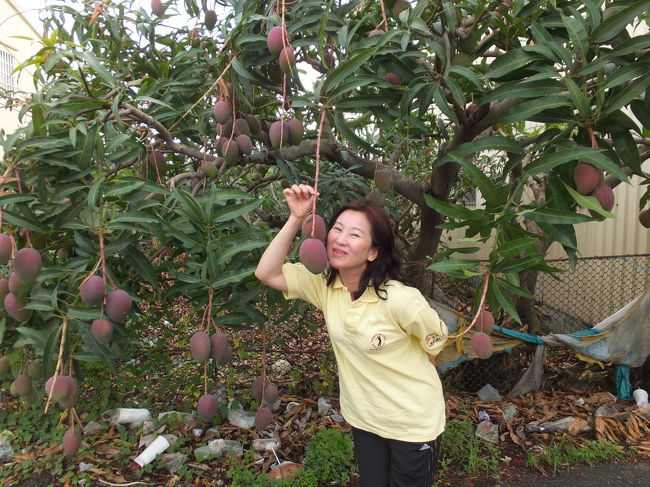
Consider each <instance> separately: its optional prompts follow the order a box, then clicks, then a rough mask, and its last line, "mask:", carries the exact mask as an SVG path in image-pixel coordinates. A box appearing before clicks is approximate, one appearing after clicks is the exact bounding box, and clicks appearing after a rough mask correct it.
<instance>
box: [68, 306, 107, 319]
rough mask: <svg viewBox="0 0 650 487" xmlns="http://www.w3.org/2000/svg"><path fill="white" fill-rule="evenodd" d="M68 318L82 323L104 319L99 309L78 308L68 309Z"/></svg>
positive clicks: (71, 307)
mask: <svg viewBox="0 0 650 487" xmlns="http://www.w3.org/2000/svg"><path fill="white" fill-rule="evenodd" d="M67 315H68V318H70V319H74V320H81V321H90V320H94V319H97V318H101V317H102V313H101V310H100V309H99V308H80V307H77V306H70V307H68V312H67Z"/></svg>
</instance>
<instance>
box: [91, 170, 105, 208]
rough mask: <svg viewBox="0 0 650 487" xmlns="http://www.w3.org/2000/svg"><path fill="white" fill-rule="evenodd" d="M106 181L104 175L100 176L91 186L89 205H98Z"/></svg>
mask: <svg viewBox="0 0 650 487" xmlns="http://www.w3.org/2000/svg"><path fill="white" fill-rule="evenodd" d="M104 181H105V178H104V176H102V177H100V178H99V179H98V180H97V181H95V182H94V183H93V185H92V186H91V187H90V190H89V191H88V206H90V207H91V208H94V207H96V206H97V200H98V199H99V193H100V191H101V189H102V186H103V184H104Z"/></svg>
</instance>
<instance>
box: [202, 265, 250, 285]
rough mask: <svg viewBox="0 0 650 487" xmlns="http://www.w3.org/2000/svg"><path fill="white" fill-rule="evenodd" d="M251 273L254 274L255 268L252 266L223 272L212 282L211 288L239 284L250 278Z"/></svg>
mask: <svg viewBox="0 0 650 487" xmlns="http://www.w3.org/2000/svg"><path fill="white" fill-rule="evenodd" d="M253 272H255V267H253V266H251V267H246V268H243V269H236V270H232V271H228V272H224V273H223V274H221V275H220V276H218V278H217V279H215V280H214V281H212V287H214V288H219V287H224V286H227V285H228V284H235V283H238V282H241V281H242V280H244V279H245V278H247V277H249V276H252V275H253Z"/></svg>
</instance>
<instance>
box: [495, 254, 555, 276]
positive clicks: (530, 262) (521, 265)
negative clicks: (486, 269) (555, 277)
mask: <svg viewBox="0 0 650 487" xmlns="http://www.w3.org/2000/svg"><path fill="white" fill-rule="evenodd" d="M541 260H543V257H542V256H541V255H528V256H526V257H514V258H505V259H503V260H502V261H500V262H498V263H497V264H496V265H495V266H494V267H492V272H500V273H502V274H515V273H518V272H521V271H523V270H524V269H529V268H531V267H533V266H534V265H535V264H537V263H538V262H540V261H541Z"/></svg>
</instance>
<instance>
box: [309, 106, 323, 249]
mask: <svg viewBox="0 0 650 487" xmlns="http://www.w3.org/2000/svg"><path fill="white" fill-rule="evenodd" d="M326 113H327V112H326V110H325V108H323V109H322V110H321V113H320V123H319V124H318V135H317V136H316V175H315V176H314V195H317V194H318V177H319V175H320V141H321V139H322V138H323V126H324V125H325V114H326ZM311 214H312V218H311V237H312V238H314V233H315V232H316V197H314V201H313V202H312V207H311Z"/></svg>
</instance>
